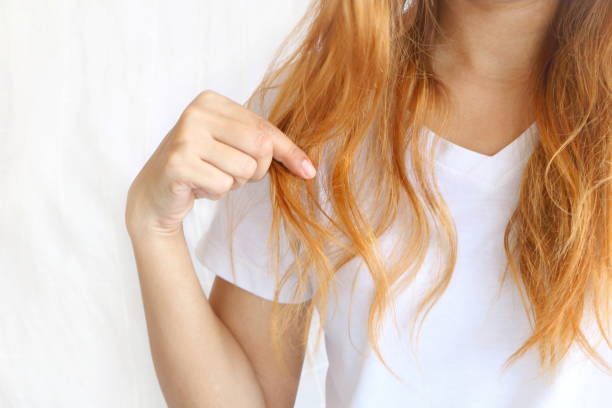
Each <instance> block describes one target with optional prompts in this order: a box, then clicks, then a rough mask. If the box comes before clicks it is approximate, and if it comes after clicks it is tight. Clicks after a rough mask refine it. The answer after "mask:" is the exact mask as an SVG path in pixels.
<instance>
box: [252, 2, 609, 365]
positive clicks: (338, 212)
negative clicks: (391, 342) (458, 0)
mask: <svg viewBox="0 0 612 408" xmlns="http://www.w3.org/2000/svg"><path fill="white" fill-rule="evenodd" d="M439 3H440V2H439V1H438V0H413V1H412V2H410V3H406V4H405V3H404V1H403V0H360V1H352V0H316V1H314V3H313V4H311V7H310V8H309V9H308V12H307V13H306V14H305V15H304V17H303V19H302V20H301V21H300V23H299V24H298V26H297V27H296V28H295V30H294V31H293V32H292V34H291V35H290V36H289V37H288V38H287V39H286V41H285V42H284V43H283V45H282V46H281V48H280V49H279V50H280V51H279V52H278V54H277V56H276V57H275V59H274V61H273V62H274V63H273V64H272V65H271V66H270V68H269V69H268V71H267V72H266V75H265V76H264V79H263V81H262V82H261V84H260V86H259V87H258V88H257V89H256V90H255V92H254V93H253V94H252V95H251V98H249V101H247V104H249V103H251V102H252V101H253V100H254V99H255V98H261V97H264V96H265V94H266V93H267V92H268V91H270V90H272V89H274V93H275V97H274V100H273V101H272V103H271V105H270V108H269V110H268V112H267V114H268V119H269V120H270V121H271V122H272V123H274V124H275V125H276V126H277V127H278V128H279V129H281V130H282V131H283V132H285V133H286V134H287V135H288V136H289V137H290V138H291V139H292V140H294V141H295V143H296V144H297V145H299V146H300V147H301V148H302V149H303V150H304V151H305V152H306V153H307V154H308V156H309V157H310V158H311V159H312V161H313V163H314V164H315V166H316V167H317V168H318V170H319V173H318V175H317V177H316V178H315V179H312V180H303V179H300V178H298V177H295V176H293V175H292V174H291V173H289V172H288V170H287V169H286V168H284V167H283V166H282V165H281V164H280V163H277V162H274V161H273V163H272V165H271V167H270V170H269V172H270V199H271V202H272V207H273V221H272V228H271V229H270V235H269V241H268V243H269V245H270V248H272V249H273V251H272V252H275V253H276V255H275V258H276V263H278V259H279V258H278V257H279V254H278V248H279V239H281V238H280V237H281V234H280V231H281V229H282V231H283V238H282V239H286V240H287V243H288V245H289V248H290V249H291V253H292V254H293V256H294V258H295V261H294V263H293V264H292V265H291V267H290V268H289V269H287V270H286V271H284V272H283V274H282V275H280V276H281V278H282V279H281V280H280V282H279V283H280V285H279V290H280V287H282V285H283V283H284V282H286V279H287V278H288V277H289V276H291V275H293V276H297V277H298V284H297V288H296V294H297V295H299V294H302V293H304V291H306V290H307V287H308V285H309V284H312V282H311V280H312V279H313V277H314V282H316V291H315V293H314V296H313V297H312V299H311V301H310V302H305V303H301V304H297V305H296V306H295V307H291V308H280V307H278V298H275V300H274V303H273V318H272V322H271V330H272V332H273V335H274V336H273V338H274V339H275V341H274V345H275V348H276V349H277V350H278V349H279V345H280V344H281V342H279V339H280V338H281V337H282V333H283V330H284V329H285V328H287V327H288V326H289V325H290V322H291V321H292V320H293V319H296V318H297V316H300V315H301V316H303V313H307V315H308V316H312V313H314V311H315V310H317V309H318V311H319V314H320V321H324V320H325V315H326V311H327V307H328V303H329V297H330V295H331V294H332V292H333V291H334V274H335V272H336V271H338V269H339V268H341V267H342V266H343V265H345V264H346V263H347V262H349V261H351V260H352V259H354V258H355V257H360V258H361V259H362V260H363V261H364V262H365V264H366V265H367V268H368V273H369V274H370V275H371V278H372V281H373V282H374V283H373V284H374V288H373V294H372V301H371V305H370V308H369V315H368V340H369V342H370V344H371V346H372V348H373V350H374V351H375V353H376V355H377V356H378V357H379V358H380V360H381V361H382V362H383V364H385V366H386V367H387V368H388V369H390V368H389V366H388V365H387V364H386V363H385V361H384V359H383V358H382V355H381V353H380V350H379V348H378V345H377V341H378V336H379V334H380V329H381V324H382V320H383V316H384V315H385V313H386V312H387V309H388V308H389V307H390V306H393V302H392V300H393V297H394V296H395V295H396V294H397V293H398V292H399V291H401V290H402V289H403V288H405V287H406V286H407V285H409V284H410V282H411V281H412V280H413V279H414V276H415V274H416V273H417V272H418V270H419V268H420V267H421V266H422V265H423V262H424V257H425V254H426V252H427V245H426V244H425V243H428V242H430V239H429V238H430V236H431V235H432V234H433V233H434V231H443V234H441V238H442V241H440V242H442V244H443V246H444V247H445V248H446V249H447V259H446V262H445V263H444V265H443V268H442V270H441V272H442V273H441V274H440V278H439V280H438V281H437V282H436V283H435V285H433V286H432V287H431V289H430V291H429V292H427V293H426V294H425V296H424V297H423V298H422V299H420V303H419V304H418V305H419V307H418V311H419V313H418V315H419V316H420V318H421V320H420V321H421V323H422V321H423V319H425V317H426V315H427V313H428V312H429V310H430V309H431V308H432V307H433V306H434V304H435V303H436V301H437V300H438V299H439V298H440V296H441V295H442V294H443V292H444V291H445V289H446V287H447V285H448V284H449V282H450V279H451V276H452V273H453V269H454V266H455V263H456V256H457V238H456V231H455V229H454V224H453V221H452V218H451V216H450V214H449V210H448V208H447V206H446V204H445V203H444V200H443V199H442V197H441V195H440V193H439V191H438V188H437V185H436V183H435V179H434V180H433V181H432V178H430V177H429V175H431V174H432V172H433V170H432V167H433V166H432V165H431V160H429V158H430V156H428V155H427V154H426V153H425V152H424V151H423V149H422V148H420V147H419V146H421V145H420V144H419V143H418V140H419V138H420V137H421V133H420V132H419V129H421V128H422V127H423V126H425V122H426V118H428V117H429V115H430V114H431V112H434V111H435V112H440V113H441V114H440V117H441V118H442V123H443V125H442V128H443V127H444V123H446V119H445V118H447V117H448V115H447V112H448V107H449V105H448V98H447V97H446V95H447V93H446V90H445V87H444V85H443V84H442V83H441V81H440V80H439V79H438V78H437V77H436V75H434V73H433V71H432V66H431V58H430V55H431V52H432V47H433V44H434V40H435V38H436V35H437V33H439V27H438V23H437V16H438V8H439ZM611 19H612V15H611V3H610V1H608V0H581V1H570V0H560V2H559V5H558V8H557V10H556V14H555V16H554V19H553V21H552V23H551V25H550V27H549V31H548V34H547V42H546V47H545V48H546V52H542V53H541V55H540V58H539V60H538V62H537V64H535V66H534V69H533V77H534V84H535V86H534V87H533V92H532V98H531V100H530V101H529V103H531V104H532V107H531V109H532V112H533V113H534V115H535V122H536V124H537V128H538V130H539V132H538V134H539V141H538V142H537V144H536V146H535V150H534V151H533V153H532V155H531V156H530V157H529V159H528V161H527V164H526V167H525V171H524V173H523V175H522V179H521V185H520V197H519V201H518V204H517V206H516V209H515V210H514V212H513V214H512V216H511V218H510V220H509V222H508V224H507V226H506V230H505V233H504V237H503V238H504V250H505V253H506V255H507V257H508V263H507V265H508V267H507V268H506V271H505V273H504V280H505V279H506V277H507V276H508V275H510V276H512V278H513V282H514V283H515V284H516V288H517V290H518V291H519V292H520V294H521V299H522V302H523V307H524V310H525V312H526V313H527V315H528V317H529V320H530V323H531V327H532V333H531V335H530V337H529V338H528V339H527V340H526V341H525V342H524V344H522V345H521V346H520V348H518V349H517V350H516V351H515V352H514V353H513V354H512V355H510V356H509V357H508V360H507V361H506V364H511V363H512V362H513V361H514V360H516V359H517V358H519V357H520V356H522V355H523V354H524V353H525V352H526V351H527V350H528V349H530V348H532V347H535V348H536V349H537V350H538V353H539V357H540V363H541V367H544V368H554V367H555V366H556V365H557V364H558V363H559V362H560V361H561V360H562V359H563V357H564V356H565V355H566V354H567V352H568V351H569V349H570V347H571V346H572V345H573V344H574V343H578V344H579V345H580V346H582V348H583V349H584V350H585V351H586V352H588V354H589V355H590V356H591V357H592V358H594V359H595V360H596V361H598V362H599V363H601V364H602V365H603V366H604V367H606V368H608V369H609V366H608V365H607V363H606V362H605V361H604V360H603V359H602V357H601V356H600V355H599V354H598V353H597V352H596V350H595V349H594V348H593V347H592V345H591V344H590V343H589V341H588V339H587V336H586V334H585V333H584V332H583V329H582V328H581V322H582V320H583V318H584V316H585V315H586V312H587V311H589V310H590V311H592V312H594V316H595V317H596V322H597V327H598V328H599V330H600V331H601V333H602V334H603V336H604V339H605V341H606V342H607V344H608V346H610V345H611V343H610V337H609V335H608V331H609V319H608V311H609V306H610V297H609V296H610V283H611V271H612V269H611V252H610V243H611V236H610V223H611V222H610V221H611V216H612V212H611V211H610V180H611V170H610V152H611V140H610V135H611V133H610V130H611V129H610V128H611V120H610V119H611V118H610V115H611V114H610V100H611V98H610V97H611V72H610V68H611V67H612V58H611V56H612V54H611V45H612V33H611V25H610V21H612V20H611ZM298 36H301V38H300V41H299V44H298V46H297V47H296V48H295V49H294V50H293V51H292V52H290V53H289V55H288V57H286V58H285V59H283V60H281V59H280V56H281V54H282V52H283V51H284V49H285V48H286V47H287V46H288V45H289V43H290V41H291V40H292V39H293V38H296V37H298ZM364 146H367V149H366V150H365V151H366V152H367V154H366V155H365V158H364V160H363V162H360V161H359V162H358V155H359V152H360V151H361V150H360V149H362V148H363V147H364ZM408 150H409V152H410V153H411V154H410V155H409V156H406V155H405V153H406V152H407V151H408ZM406 157H409V160H410V163H406ZM408 164H410V171H411V172H412V173H413V174H411V175H412V176H413V177H414V180H416V181H411V179H410V178H409V177H408V175H407V165H408ZM364 186H366V187H364ZM363 188H367V192H366V194H367V197H368V198H369V200H370V202H371V205H373V206H374V207H366V206H365V205H364V203H363V202H362V200H360V197H361V195H362V190H363ZM322 192H323V193H322ZM368 208H376V209H377V210H376V211H371V210H369V209H368ZM400 208H401V210H402V211H409V212H410V213H411V215H412V216H411V217H410V223H409V224H408V223H407V224H406V225H404V228H405V230H406V231H407V233H408V235H407V238H406V239H402V240H401V242H398V244H402V245H403V247H401V250H400V252H399V253H400V254H401V256H400V257H399V259H398V260H397V262H395V263H394V264H393V265H390V266H389V265H386V264H385V263H384V262H383V259H382V257H381V255H380V253H379V250H378V248H377V246H376V242H377V239H378V238H379V237H380V236H381V235H382V234H383V233H384V232H385V231H387V230H388V229H389V228H390V226H391V225H393V223H394V222H396V221H397V220H398V215H399V211H398V210H399V209H400ZM429 215H433V216H434V217H433V219H434V220H435V223H436V224H437V226H438V227H440V228H438V229H435V228H433V227H434V226H432V225H431V224H430V222H428V219H429ZM277 294H278V292H277ZM417 320H418V319H417V318H416V316H415V319H414V320H413V323H416V322H417ZM321 330H322V326H321V325H320V326H319V331H318V334H319V336H318V337H319V338H320V333H321ZM308 333H309V332H308V328H305V331H304V333H303V339H304V342H306V339H307V338H308ZM318 342H319V340H317V345H318ZM281 348H282V347H281Z"/></svg>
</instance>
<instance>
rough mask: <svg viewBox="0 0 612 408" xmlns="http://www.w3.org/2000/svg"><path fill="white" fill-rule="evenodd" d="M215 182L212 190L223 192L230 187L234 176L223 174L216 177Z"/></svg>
mask: <svg viewBox="0 0 612 408" xmlns="http://www.w3.org/2000/svg"><path fill="white" fill-rule="evenodd" d="M215 184H216V185H215V189H214V192H215V193H218V194H224V193H226V192H228V191H230V190H231V189H232V186H233V185H234V178H233V177H232V176H228V175H224V176H222V177H219V178H217V180H216V183H215Z"/></svg>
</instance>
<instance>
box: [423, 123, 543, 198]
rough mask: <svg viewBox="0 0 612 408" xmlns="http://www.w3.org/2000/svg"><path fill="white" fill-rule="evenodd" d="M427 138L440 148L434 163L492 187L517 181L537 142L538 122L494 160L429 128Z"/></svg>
mask: <svg viewBox="0 0 612 408" xmlns="http://www.w3.org/2000/svg"><path fill="white" fill-rule="evenodd" d="M424 134H425V136H426V140H427V142H428V143H430V144H431V143H434V142H435V143H436V145H437V149H436V152H435V159H436V165H437V166H438V167H441V168H443V169H447V170H451V171H453V172H454V173H457V174H459V175H462V176H465V177H467V178H469V179H472V180H473V181H474V182H476V183H477V184H481V185H486V186H489V187H493V186H495V185H501V184H505V183H506V182H507V181H508V180H509V179H511V178H516V177H518V176H519V175H520V171H521V170H522V169H523V165H524V164H525V163H526V162H527V159H528V158H529V156H530V155H531V153H532V152H533V149H534V147H535V145H536V143H537V141H538V132H537V125H536V122H533V123H532V124H531V125H530V126H529V127H528V128H527V129H525V130H524V131H523V132H522V133H521V134H520V135H519V136H517V137H516V138H515V139H514V140H513V141H512V142H510V143H509V144H507V145H506V146H505V147H503V148H502V149H501V150H500V151H498V152H497V153H495V154H494V155H491V156H489V155H486V154H483V153H478V152H475V151H473V150H470V149H467V148H465V147H462V146H459V145H457V144H455V143H453V142H451V141H449V140H447V139H445V138H443V137H441V136H439V135H437V134H436V133H435V132H433V131H432V130H431V129H428V128H424Z"/></svg>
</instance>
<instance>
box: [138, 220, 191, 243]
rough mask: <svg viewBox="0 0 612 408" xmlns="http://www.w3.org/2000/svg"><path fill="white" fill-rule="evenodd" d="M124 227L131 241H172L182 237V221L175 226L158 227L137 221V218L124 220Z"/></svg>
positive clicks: (183, 236)
mask: <svg viewBox="0 0 612 408" xmlns="http://www.w3.org/2000/svg"><path fill="white" fill-rule="evenodd" d="M126 228H127V232H128V235H129V236H130V239H131V240H132V241H133V242H140V241H147V242H149V241H173V240H176V239H184V238H185V235H184V231H183V223H179V224H178V225H176V227H172V228H168V227H163V228H162V227H160V226H156V225H154V224H152V223H148V222H139V221H137V220H130V219H127V220H126Z"/></svg>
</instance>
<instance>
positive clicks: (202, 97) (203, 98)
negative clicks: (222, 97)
mask: <svg viewBox="0 0 612 408" xmlns="http://www.w3.org/2000/svg"><path fill="white" fill-rule="evenodd" d="M216 97H217V93H216V92H215V91H213V90H212V89H205V90H203V91H202V92H200V93H199V94H198V96H197V100H198V101H199V102H201V103H202V104H204V105H206V104H209V103H211V102H213V101H214V100H215V99H216Z"/></svg>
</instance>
